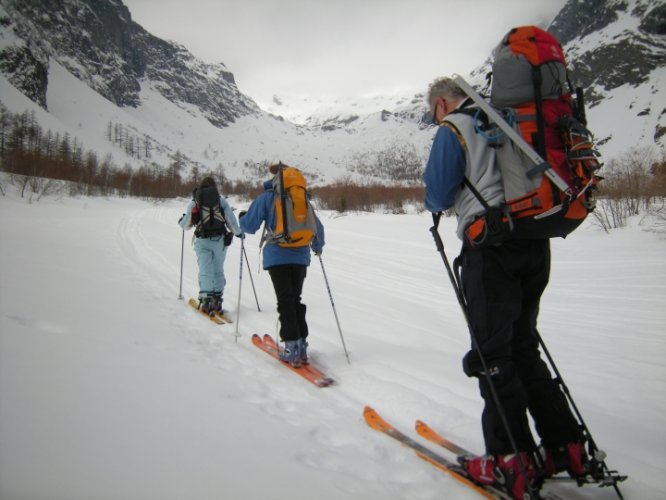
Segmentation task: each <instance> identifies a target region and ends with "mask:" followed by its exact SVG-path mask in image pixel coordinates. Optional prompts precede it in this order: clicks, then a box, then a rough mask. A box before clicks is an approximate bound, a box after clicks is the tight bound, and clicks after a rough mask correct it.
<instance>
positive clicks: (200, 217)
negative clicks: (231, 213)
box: [192, 187, 230, 240]
mask: <svg viewBox="0 0 666 500" xmlns="http://www.w3.org/2000/svg"><path fill="white" fill-rule="evenodd" d="M192 198H193V199H194V201H195V205H194V208H193V209H192V225H193V226H195V229H194V235H195V236H196V237H197V238H215V237H220V236H226V235H227V234H230V232H229V230H228V229H227V221H226V219H225V218H224V212H223V211H222V207H221V206H220V193H218V191H217V189H216V188H214V187H205V188H197V189H195V190H194V192H193V193H192ZM225 240H226V238H225Z"/></svg>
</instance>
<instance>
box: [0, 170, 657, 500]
mask: <svg viewBox="0 0 666 500" xmlns="http://www.w3.org/2000/svg"><path fill="white" fill-rule="evenodd" d="M2 185H3V189H4V190H6V191H7V194H6V195H5V196H1V197H0V231H1V236H0V276H2V279H1V280H0V498H3V499H5V498H7V499H19V498H29V499H31V500H42V499H43V500H47V499H49V500H51V499H60V498H63V499H64V498H66V499H68V500H78V499H81V500H83V499H86V500H90V499H95V500H98V499H123V500H125V499H131V500H139V499H141V500H148V499H150V500H153V499H155V500H157V499H160V500H169V499H174V500H176V499H183V498H188V499H195V500H208V499H220V498H223V499H240V498H242V499H250V500H263V499H268V498H270V499H287V498H289V499H294V500H298V499H306V498H321V499H325V500H328V499H336V500H337V499H343V498H344V499H347V500H349V499H358V500H367V499H371V498H385V499H396V500H397V499H410V500H415V499H416V500H431V499H432V500H434V499H441V498H456V499H458V498H460V499H466V498H469V499H473V498H476V496H475V494H473V493H471V492H469V491H467V490H466V489H465V488H464V487H462V486H460V485H459V484H458V483H457V482H455V481H454V480H452V479H450V478H449V477H448V476H447V475H445V474H442V473H441V472H439V471H437V470H436V469H434V468H432V467H430V466H429V465H428V464H426V463H424V462H422V461H421V460H419V459H418V458H417V457H416V456H414V455H413V454H411V453H409V452H408V451H407V450H404V449H401V448H400V447H399V446H398V445H397V444H395V443H393V442H391V441H390V440H389V439H388V438H386V437H385V436H382V435H380V434H378V433H375V432H374V431H372V430H370V429H369V428H367V427H366V425H365V423H364V422H363V419H362V416H361V412H362V409H363V406H364V405H365V404H370V405H372V406H374V407H375V408H376V409H377V410H378V411H380V412H381V413H383V414H384V415H386V416H387V417H389V418H391V419H392V420H393V421H394V422H395V423H396V424H397V425H399V426H400V427H401V428H403V429H405V430H409V429H410V427H411V426H412V425H413V423H414V420H415V419H417V418H421V419H424V420H426V421H428V422H430V423H431V424H432V425H434V426H435V427H436V428H438V429H441V430H447V429H448V432H449V433H450V435H451V437H452V438H454V439H456V440H459V441H460V442H461V443H464V444H466V445H468V447H470V448H473V449H477V450H481V449H482V438H481V433H480V425H479V413H480V409H481V402H480V399H479V396H478V392H477V388H476V383H475V382H474V381H473V380H472V379H468V378H466V377H465V376H464V375H463V373H462V370H461V364H460V359H461V356H462V355H463V354H464V352H465V351H466V349H467V348H468V340H467V333H466V327H465V325H464V323H463V320H462V317H461V313H460V311H459V309H458V305H457V303H456V301H455V298H454V295H453V293H452V291H451V289H450V285H449V283H448V279H447V277H446V275H445V273H444V267H443V264H442V262H441V259H440V257H439V255H438V254H437V252H436V251H435V249H434V245H433V242H432V238H431V236H430V234H429V233H428V228H429V227H430V224H431V221H430V217H429V216H428V215H427V214H413V215H402V216H395V215H381V214H363V215H348V216H344V217H340V216H337V215H335V214H333V213H328V212H323V213H321V214H320V215H321V217H322V219H323V222H324V224H325V226H326V229H327V240H328V246H327V247H326V249H325V251H324V254H323V262H324V264H325V266H326V272H327V275H328V277H329V281H330V285H331V290H332V293H333V296H334V299H335V304H336V307H337V311H338V314H339V317H340V321H341V326H342V330H343V333H344V335H345V341H346V343H347V347H348V348H349V350H350V351H351V360H352V363H351V365H348V364H347V362H346V360H345V356H344V354H343V351H342V346H341V342H340V339H339V335H338V332H337V328H336V326H335V321H334V317H333V313H332V309H331V304H330V302H329V298H328V294H327V292H326V287H325V283H324V281H323V277H322V272H321V268H320V266H319V262H318V261H317V260H313V265H312V267H311V268H310V270H309V274H308V279H307V281H306V286H305V292H304V294H305V297H304V300H305V303H307V305H308V315H309V316H308V317H309V323H310V328H311V339H310V340H311V342H310V343H311V350H312V356H313V358H314V359H315V360H316V361H317V363H319V364H321V365H322V366H323V367H324V368H325V369H326V371H327V372H329V373H330V374H331V375H332V376H333V377H335V379H336V380H337V382H338V383H337V385H335V386H333V387H330V388H326V389H317V388H315V387H313V386H310V385H309V384H307V382H304V381H303V380H301V379H300V378H299V377H296V376H294V375H293V374H291V373H289V371H288V370H286V369H284V368H283V367H281V366H279V365H278V364H277V363H274V362H272V361H271V360H270V359H269V358H268V357H267V356H266V355H265V354H263V353H261V352H260V351H259V350H257V349H256V348H254V347H253V346H252V345H251V344H250V340H249V339H250V335H251V334H252V333H254V332H262V333H263V332H265V333H273V332H274V331H275V326H276V317H277V316H276V312H275V298H274V293H273V291H272V287H271V283H270V278H269V277H268V274H267V273H266V272H263V271H262V272H259V271H258V262H259V256H258V250H257V243H258V238H257V237H256V236H249V237H248V238H247V240H246V241H247V252H248V256H249V259H250V263H251V266H250V267H249V269H248V268H246V269H244V273H243V287H242V290H243V296H242V300H241V308H240V322H239V323H238V327H239V332H240V334H241V337H240V338H239V339H238V342H235V341H234V330H235V326H236V324H234V325H228V326H222V327H217V326H215V325H212V324H211V323H210V322H208V321H206V320H205V319H203V318H201V317H200V316H198V315H197V314H196V313H194V312H193V311H191V310H190V309H189V308H188V307H187V306H186V305H185V303H184V302H183V301H179V300H177V295H178V286H179V272H180V256H181V234H182V233H181V231H180V229H179V228H178V226H177V225H176V221H177V219H178V218H179V216H180V214H181V213H182V210H183V208H184V206H185V203H186V200H175V201H171V202H168V203H163V204H152V203H148V202H144V201H139V200H122V199H115V198H110V199H101V198H95V199H91V198H76V199H72V198H59V197H47V198H44V199H42V200H41V201H39V202H35V201H34V200H33V202H32V203H28V201H27V199H21V198H19V196H18V195H17V188H16V187H13V186H8V185H7V183H6V182H5V181H4V180H3V182H2ZM244 206H245V204H242V203H236V207H237V208H239V209H241V208H243V207H244ZM17 217H19V218H17ZM18 220H20V223H17V221H18ZM638 222H639V221H638V220H635V221H634V224H633V225H632V226H631V227H628V228H626V229H623V230H617V231H613V232H612V233H611V234H610V235H607V234H604V233H603V232H602V231H601V230H599V229H597V228H595V227H594V226H593V225H591V224H587V225H586V226H585V227H583V228H582V229H580V230H579V231H577V232H576V233H575V234H573V235H571V236H570V237H569V238H568V239H567V240H554V241H553V272H552V277H551V284H550V286H549V288H548V290H547V292H546V294H545V296H544V299H543V303H542V313H541V318H540V319H541V320H540V329H541V333H542V335H543V336H544V338H545V340H546V342H547V344H548V346H549V348H550V350H551V352H552V354H553V355H554V356H555V358H556V360H557V362H558V365H559V367H560V369H561V371H562V374H563V376H564V378H565V380H566V381H567V383H568V385H569V387H570V389H571V390H572V393H573V395H574V398H575V399H576V401H577V403H578V405H579V407H580V409H581V411H582V413H583V415H584V416H585V418H586V420H587V423H588V425H589V426H590V428H591V430H592V432H593V435H594V436H595V438H596V440H597V442H598V443H599V445H600V446H601V447H602V448H603V449H605V450H606V451H607V452H608V455H609V457H608V464H609V465H610V466H611V467H612V468H617V469H619V470H621V471H622V472H623V473H627V474H629V476H630V479H629V480H628V481H627V482H626V483H625V484H624V485H623V487H622V489H623V491H624V493H625V497H626V498H634V499H655V500H656V499H660V498H664V497H665V496H666V487H664V483H663V480H662V479H661V478H663V476H664V474H665V473H666V458H665V456H664V453H663V450H664V448H665V447H666V438H665V437H664V433H663V416H664V414H665V413H666V402H665V400H664V398H663V394H664V393H665V391H666V369H665V368H664V364H663V359H664V356H665V355H666V341H665V340H664V336H663V329H664V324H665V322H666V312H665V311H664V307H663V305H664V296H665V295H664V294H665V292H666V290H665V288H664V283H666V264H665V262H664V258H663V256H664V245H665V241H664V238H663V235H660V234H656V233H654V232H650V231H647V230H646V229H645V227H643V226H641V225H639V224H638ZM453 223H454V221H453V220H451V219H447V220H445V221H444V222H443V227H442V228H441V231H442V235H443V238H444V240H445V243H446V251H447V253H448V254H449V257H450V258H453V257H454V256H455V255H456V252H457V250H458V242H457V241H456V239H455V236H454V224H453ZM397 235H399V237H398V236H397ZM190 237H191V233H188V234H187V236H186V239H185V252H184V259H185V260H184V295H185V296H186V297H188V296H192V295H194V294H195V293H196V292H197V284H196V269H197V267H196V262H195V258H194V253H193V250H192V248H191V246H190V244H189V243H190ZM239 251H240V245H239V241H238V240H236V241H235V242H234V243H233V245H232V247H231V249H230V252H229V255H228V261H227V264H226V273H227V279H228V282H227V289H226V292H225V297H226V306H227V307H228V308H229V309H230V310H231V315H232V316H233V317H234V318H235V317H236V315H237V314H238V308H237V297H238V295H237V294H238V276H239V275H238V271H239V265H238V264H239ZM248 271H251V272H252V276H253V278H254V282H255V285H256V287H257V293H258V296H259V301H260V305H261V308H262V312H258V311H257V308H256V305H255V303H254V297H253V295H252V293H251V287H250V282H249V279H248V274H247V272H248ZM557 492H558V493H559V494H560V496H562V497H563V498H567V499H573V500H576V499H612V498H616V497H615V495H614V493H613V492H612V491H611V490H598V489H597V488H594V487H592V488H586V489H577V488H575V487H573V488H569V487H564V486H562V487H560V488H559V490H558V491H557Z"/></svg>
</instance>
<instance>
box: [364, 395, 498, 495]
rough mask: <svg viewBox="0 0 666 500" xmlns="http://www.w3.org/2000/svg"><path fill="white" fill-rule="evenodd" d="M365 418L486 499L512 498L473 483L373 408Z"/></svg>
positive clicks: (367, 407)
mask: <svg viewBox="0 0 666 500" xmlns="http://www.w3.org/2000/svg"><path fill="white" fill-rule="evenodd" d="M363 417H364V418H365V421H366V422H367V424H368V425H369V426H370V427H371V428H372V429H374V430H376V431H379V432H382V433H384V434H386V435H388V436H390V437H392V438H393V439H395V440H397V441H399V442H400V443H402V444H403V445H405V446H407V447H408V448H411V449H412V450H414V452H416V455H417V456H418V457H419V458H421V459H422V460H425V461H426V462H428V463H429V464H430V465H433V466H434V467H437V468H438V469H440V470H442V471H444V472H446V473H448V474H450V475H451V477H453V479H455V480H456V481H458V482H460V483H462V484H464V485H465V486H467V487H468V488H471V489H473V490H474V491H476V492H477V493H478V494H479V495H481V496H483V497H484V498H500V499H509V498H510V497H509V496H507V494H506V493H505V492H503V491H501V490H499V489H497V488H493V487H492V486H486V487H482V486H479V485H477V484H476V483H474V482H472V481H471V480H469V479H468V478H467V477H466V474H465V470H464V469H463V468H462V467H461V466H460V465H458V464H456V463H453V462H450V461H448V460H447V459H445V458H444V457H441V456H439V455H437V454H436V453H434V452H432V451H431V450H430V449H428V448H426V447H425V446H423V445H421V444H420V443H418V442H416V441H414V440H413V439H411V438H410V437H408V436H407V435H405V434H403V433H402V432H400V431H399V430H398V429H396V428H395V427H393V426H392V425H391V424H389V423H388V422H386V420H384V419H383V418H382V417H380V416H379V414H378V413H377V412H376V411H375V410H374V409H372V408H371V407H369V406H366V407H365V409H364V410H363Z"/></svg>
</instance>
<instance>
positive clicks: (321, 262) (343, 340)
mask: <svg viewBox="0 0 666 500" xmlns="http://www.w3.org/2000/svg"><path fill="white" fill-rule="evenodd" d="M317 257H319V263H320V264H321V272H322V273H323V274H324V281H325V282H326V289H327V290H328V298H329V299H331V307H333V315H334V316H335V322H336V323H337V325H338V333H339V334H340V340H342V348H343V349H344V351H345V357H346V358H347V363H348V364H351V361H350V360H349V353H348V352H347V346H346V345H345V338H344V337H343V336H342V329H341V328H340V320H339V319H338V312H337V311H336V310H335V303H334V302H333V294H332V293H331V287H330V286H329V284H328V278H327V277H326V269H324V261H323V260H322V258H321V254H317Z"/></svg>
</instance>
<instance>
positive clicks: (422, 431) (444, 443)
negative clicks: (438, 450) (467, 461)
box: [416, 420, 471, 456]
mask: <svg viewBox="0 0 666 500" xmlns="http://www.w3.org/2000/svg"><path fill="white" fill-rule="evenodd" d="M416 432H417V434H418V435H419V436H421V437H424V438H425V439H427V440H428V441H430V442H432V443H435V444H437V445H439V446H441V447H442V448H446V449H447V450H449V451H451V452H452V453H454V454H456V455H458V456H461V455H471V453H470V452H469V451H467V450H466V449H465V448H461V447H460V446H458V445H457V444H455V443H453V442H451V441H449V440H448V439H446V438H445V437H443V436H440V435H439V434H437V433H436V432H435V431H434V430H433V429H432V428H431V427H430V426H429V425H428V424H426V423H425V422H422V421H421V420H417V421H416Z"/></svg>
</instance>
